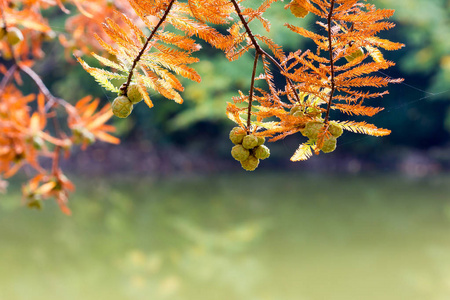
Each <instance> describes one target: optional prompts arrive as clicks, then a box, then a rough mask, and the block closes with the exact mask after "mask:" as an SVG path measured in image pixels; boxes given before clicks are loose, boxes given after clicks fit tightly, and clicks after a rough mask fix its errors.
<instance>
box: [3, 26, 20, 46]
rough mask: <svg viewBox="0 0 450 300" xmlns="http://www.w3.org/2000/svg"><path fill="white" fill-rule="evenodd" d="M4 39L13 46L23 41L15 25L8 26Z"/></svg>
mask: <svg viewBox="0 0 450 300" xmlns="http://www.w3.org/2000/svg"><path fill="white" fill-rule="evenodd" d="M6 39H7V41H8V43H9V44H10V45H11V46H14V45H16V44H18V43H20V42H21V41H23V34H22V31H20V30H19V29H18V28H16V27H10V28H8V32H7V33H6Z"/></svg>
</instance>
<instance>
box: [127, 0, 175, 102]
mask: <svg viewBox="0 0 450 300" xmlns="http://www.w3.org/2000/svg"><path fill="white" fill-rule="evenodd" d="M174 2H175V0H171V1H170V3H169V5H168V6H167V8H166V11H165V12H164V15H163V16H162V17H161V19H160V20H159V22H158V24H156V26H155V28H153V31H152V32H151V34H150V36H149V37H148V38H147V40H146V41H145V44H144V46H143V47H142V49H141V51H139V54H138V55H137V56H136V58H135V59H134V61H133V65H132V66H131V69H130V73H129V74H128V78H127V81H126V83H125V84H123V85H122V86H121V87H120V90H121V91H122V92H123V93H124V94H126V93H127V89H128V86H129V85H130V82H131V78H132V77H133V72H134V69H135V68H136V65H137V63H138V62H139V60H141V57H142V55H144V52H145V50H146V49H147V46H148V44H149V43H150V41H151V40H152V39H153V36H154V35H155V34H156V31H157V30H158V29H159V27H161V25H162V24H163V23H164V21H165V20H166V18H167V16H168V15H169V12H170V10H171V9H172V6H173V4H174Z"/></svg>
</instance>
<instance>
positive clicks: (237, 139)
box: [230, 127, 247, 145]
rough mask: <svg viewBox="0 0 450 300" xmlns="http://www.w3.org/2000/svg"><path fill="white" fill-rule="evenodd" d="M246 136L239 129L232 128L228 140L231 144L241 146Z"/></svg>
mask: <svg viewBox="0 0 450 300" xmlns="http://www.w3.org/2000/svg"><path fill="white" fill-rule="evenodd" d="M246 135H247V134H246V133H245V131H244V130H243V129H242V128H241V127H234V128H233V129H232V130H231V131H230V140H231V141H232V142H233V144H236V145H237V144H242V140H243V139H244V136H246Z"/></svg>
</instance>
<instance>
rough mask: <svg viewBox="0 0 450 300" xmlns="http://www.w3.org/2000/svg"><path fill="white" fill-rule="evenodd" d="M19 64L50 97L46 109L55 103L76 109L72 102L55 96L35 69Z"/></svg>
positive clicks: (42, 91) (47, 96)
mask: <svg viewBox="0 0 450 300" xmlns="http://www.w3.org/2000/svg"><path fill="white" fill-rule="evenodd" d="M17 66H18V67H19V68H20V70H22V71H23V72H24V73H25V74H27V75H28V76H29V77H30V78H31V79H33V81H34V82H35V83H36V85H37V86H38V88H39V90H40V91H41V93H42V94H44V96H45V98H47V99H48V102H47V104H46V105H45V109H46V111H48V110H49V109H50V108H51V107H52V106H53V104H55V103H58V104H60V105H62V106H64V108H66V109H67V110H74V109H75V108H74V107H73V106H72V105H71V104H70V103H68V102H66V101H65V100H64V99H61V98H58V97H55V96H53V95H52V93H51V92H50V91H49V89H48V88H47V86H46V85H45V83H44V82H43V81H42V79H41V78H40V77H39V75H38V74H36V72H34V71H33V69H31V68H30V67H27V66H25V65H21V64H18V65H17Z"/></svg>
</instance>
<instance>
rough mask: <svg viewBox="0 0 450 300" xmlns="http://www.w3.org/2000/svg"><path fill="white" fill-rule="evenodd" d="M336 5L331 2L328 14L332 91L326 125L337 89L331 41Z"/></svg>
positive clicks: (333, 0) (332, 0) (333, 1)
mask: <svg viewBox="0 0 450 300" xmlns="http://www.w3.org/2000/svg"><path fill="white" fill-rule="evenodd" d="M334 4H335V0H331V4H330V5H331V6H330V12H329V14H328V51H329V52H330V67H331V70H330V71H331V80H330V81H331V91H330V98H329V99H328V106H327V114H326V115H325V120H324V123H325V124H327V123H328V118H329V117H330V109H331V103H332V101H333V95H334V91H335V89H336V82H335V80H334V58H333V44H332V40H331V21H332V17H333V11H334Z"/></svg>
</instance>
